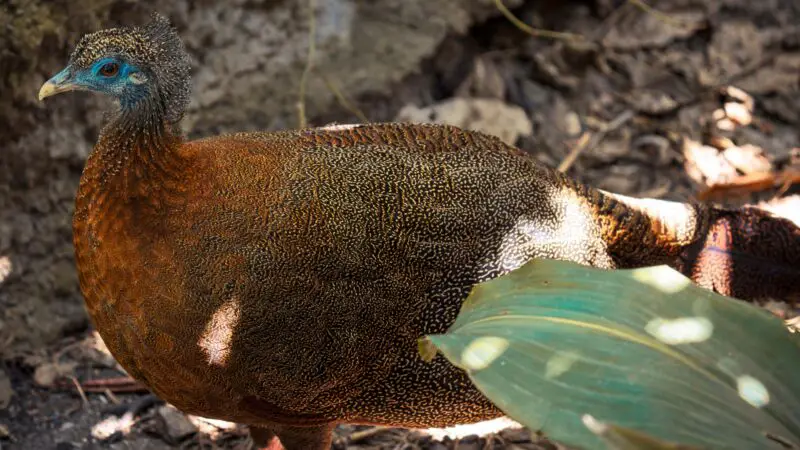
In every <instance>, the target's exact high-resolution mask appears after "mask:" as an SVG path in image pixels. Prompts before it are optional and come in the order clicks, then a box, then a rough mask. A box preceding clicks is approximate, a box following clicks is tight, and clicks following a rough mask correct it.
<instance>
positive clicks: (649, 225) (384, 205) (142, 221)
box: [40, 18, 800, 450]
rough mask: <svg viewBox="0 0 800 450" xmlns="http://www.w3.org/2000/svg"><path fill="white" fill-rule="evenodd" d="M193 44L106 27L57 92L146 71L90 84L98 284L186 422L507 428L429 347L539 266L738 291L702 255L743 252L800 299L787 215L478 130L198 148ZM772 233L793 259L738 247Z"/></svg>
mask: <svg viewBox="0 0 800 450" xmlns="http://www.w3.org/2000/svg"><path fill="white" fill-rule="evenodd" d="M131 30H133V31H131ZM176 42H178V44H179V40H178V38H177V35H176V34H175V33H174V32H173V31H171V29H169V28H168V25H166V21H165V20H164V19H161V18H156V20H155V21H154V23H153V24H151V25H148V26H147V27H144V28H135V29H115V30H104V31H101V32H98V33H96V34H95V37H94V38H93V37H92V35H89V36H87V37H86V38H85V40H84V41H82V44H80V45H79V48H78V49H77V50H76V51H75V52H74V53H73V57H72V61H71V64H70V66H69V67H68V69H65V72H62V74H59V75H58V76H57V77H54V79H53V80H54V81H51V85H49V86H48V85H45V87H43V88H42V93H40V96H46V95H50V94H52V93H56V92H62V91H64V90H68V89H75V88H76V87H75V86H67V84H66V83H69V82H75V81H74V80H75V79H76V73H78V74H84V75H85V74H86V71H87V70H96V69H89V68H92V67H94V65H93V64H94V63H95V62H96V61H98V60H102V58H107V57H111V58H113V61H112V63H111V64H120V65H125V64H129V66H126V67H127V72H125V73H126V76H128V77H130V76H131V74H135V75H133V77H134V78H129V79H127V80H126V79H123V78H124V77H123V78H119V76H115V77H112V78H111V79H109V80H105V81H103V82H102V83H100V82H99V81H96V80H93V79H91V77H88V78H87V79H83V80H82V81H78V82H76V83H82V85H81V86H78V87H79V88H85V89H90V90H97V91H101V92H106V93H111V94H112V95H115V96H116V97H117V98H118V99H120V100H121V101H120V104H121V105H122V109H121V111H120V112H119V114H118V115H117V116H115V117H114V118H113V119H112V120H111V121H110V123H109V124H108V125H107V126H106V127H105V128H104V130H103V132H102V134H101V137H100V139H99V141H98V143H97V145H96V147H95V149H94V150H93V152H92V154H91V155H90V156H89V159H88V161H87V163H86V167H85V169H84V173H83V176H82V178H81V183H80V187H79V190H78V195H77V200H76V210H75V215H74V245H75V251H76V261H77V267H78V272H79V280H80V285H81V290H82V292H83V295H84V297H85V300H86V305H87V308H88V311H89V313H90V316H91V318H92V320H93V322H94V325H95V326H96V328H97V329H98V330H99V332H100V334H101V335H102V337H103V339H104V340H105V342H106V344H107V345H108V347H109V349H110V350H111V352H112V353H113V355H114V357H115V358H117V360H118V361H119V362H120V363H121V364H122V366H123V367H125V369H126V370H128V371H129V373H130V374H131V375H132V376H133V377H134V378H136V379H138V380H140V381H142V382H143V383H144V384H145V385H147V386H148V387H149V388H150V389H151V390H152V391H153V392H154V393H156V394H157V395H159V396H161V397H162V398H164V399H165V400H167V401H169V402H171V403H173V404H174V405H175V406H177V407H178V408H180V409H182V410H184V411H186V412H190V413H194V414H198V415H203V416H208V417H215V418H220V419H225V420H231V421H236V422H241V423H246V424H249V425H252V426H253V427H254V431H253V433H254V438H256V439H257V440H259V441H261V443H262V444H266V443H268V442H271V440H272V439H273V438H274V436H276V435H277V436H279V437H280V440H281V441H282V442H283V445H284V446H286V448H287V449H288V450H301V449H321V448H325V447H326V446H327V445H329V444H330V435H331V429H332V426H333V425H335V424H337V423H344V422H349V423H367V424H384V425H393V426H406V427H431V426H447V425H453V424H457V423H468V422H474V421H479V420H485V419H490V418H493V417H497V416H498V415H500V412H499V411H498V409H497V408H496V407H495V406H493V405H492V404H491V402H489V401H488V400H487V399H486V398H485V397H483V396H482V395H481V394H480V392H479V391H478V390H477V389H475V387H473V385H472V384H471V383H470V381H469V379H468V377H467V376H466V375H465V374H464V372H462V371H461V370H459V369H457V368H455V367H454V366H452V365H450V364H449V363H448V362H447V361H446V360H445V359H444V358H442V357H441V356H440V357H437V358H436V359H435V360H434V361H433V362H430V363H426V362H424V361H423V360H422V359H421V358H420V357H419V355H418V353H417V339H418V338H420V337H422V336H424V335H426V334H430V333H439V332H444V331H446V330H447V328H448V326H449V325H450V324H451V323H452V322H453V321H454V320H455V318H456V315H457V314H458V311H459V308H460V306H461V303H462V302H463V300H464V299H465V297H466V296H467V294H468V293H469V291H470V290H471V288H472V287H473V286H474V285H475V284H476V283H479V282H481V281H484V280H488V279H491V278H494V277H496V276H499V275H501V274H503V273H507V272H508V271H510V270H513V269H515V268H517V267H519V266H521V265H522V264H524V263H525V262H526V261H528V260H530V259H531V258H533V257H547V258H557V259H566V260H571V261H575V262H578V263H582V264H586V265H591V266H595V267H602V268H608V269H613V268H617V267H634V266H642V265H653V264H664V263H667V264H672V265H673V266H676V267H680V268H682V269H683V270H684V271H685V272H686V273H691V274H693V278H694V279H695V280H701V281H702V280H710V281H708V283H707V287H710V288H716V289H718V290H724V289H725V287H726V286H733V285H732V284H728V285H726V284H725V283H721V282H720V281H725V279H726V278H725V277H730V276H731V273H730V271H727V272H726V271H725V270H722V271H721V272H719V273H717V272H713V271H709V270H707V269H708V268H707V267H705V266H704V265H703V264H707V263H708V262H709V261H715V260H714V258H713V257H710V256H707V255H706V256H703V255H705V254H706V253H707V250H708V249H709V248H711V246H710V244H708V242H712V244H713V245H719V244H720V242H722V244H725V243H726V242H727V243H728V244H730V243H732V242H733V243H735V244H736V245H737V246H738V247H737V248H736V249H735V250H738V249H741V250H742V251H743V252H744V253H747V254H753V255H756V256H757V257H764V258H767V259H769V258H772V260H773V261H775V262H776V263H777V264H778V265H779V266H780V267H783V268H784V269H785V274H784V275H785V276H784V275H781V276H784V278H780V277H779V278H778V279H777V281H778V283H777V287H776V288H775V289H776V290H777V291H776V292H777V293H778V294H786V293H791V294H796V293H797V287H796V286H795V285H794V284H792V283H791V282H790V280H791V279H793V277H794V276H795V275H796V274H797V273H798V270H800V269H798V267H799V266H800V252H796V253H795V251H796V250H798V247H800V232H799V231H798V230H797V228H796V227H793V226H792V225H791V224H789V223H788V222H787V221H782V219H777V218H774V217H771V216H768V215H767V214H766V213H763V212H761V211H758V210H744V212H742V211H738V210H737V211H723V210H718V209H715V208H710V207H706V206H702V205H685V204H681V203H671V202H663V203H659V202H658V201H648V200H634V199H629V198H626V197H622V196H616V195H614V194H608V193H604V192H601V191H598V190H595V189H592V188H589V187H586V186H583V185H580V184H578V183H576V182H574V181H572V180H570V179H568V178H567V177H565V176H564V175H562V174H560V173H558V172H556V171H553V170H551V169H549V168H546V167H544V166H542V165H540V164H538V163H536V162H535V161H534V160H533V159H532V158H530V157H528V156H527V155H525V154H524V153H522V152H521V151H519V150H518V149H516V148H513V147H511V146H508V145H505V144H504V143H502V142H501V141H500V140H499V139H497V138H494V137H491V136H487V135H484V134H481V133H475V132H469V131H465V130H461V129H458V128H455V127H451V126H443V125H423V124H368V125H359V126H345V127H341V126H340V127H328V128H316V129H302V130H291V131H280V132H272V133H239V134H231V135H224V136H216V137H209V138H205V139H200V140H194V141H186V140H185V139H184V138H183V137H182V136H181V134H180V132H179V131H178V129H177V125H176V124H177V121H178V120H179V119H180V117H181V116H182V114H183V109H184V108H185V105H186V101H187V98H188V96H187V95H188V94H186V91H187V88H186V86H187V85H188V81H187V80H188V78H187V75H188V71H187V70H186V68H185V67H184V65H185V64H187V63H186V61H187V59H186V57H185V54H184V53H182V49H180V48H178V44H176ZM153 48H154V49H157V50H153ZM103 64H107V62H103ZM154 64H155V65H158V64H162V66H159V67H155V68H154V67H152V66H153V65H154ZM176 66H180V67H176ZM131 67H132V68H133V69H131ZM111 68H112V67H109V68H107V69H108V70H105V69H104V73H112V72H114V73H117V72H115V71H112V70H111ZM97 76H99V75H95V77H97ZM65 80H66V81H65ZM69 80H73V81H69ZM142 80H146V81H145V82H142ZM130 83H133V84H130ZM108 86H113V87H108ZM134 93H136V95H139V96H138V97H137V96H136V95H134ZM126 96H128V97H126ZM121 97H124V98H128V99H131V98H137V99H139V100H138V101H136V102H132V103H131V102H127V103H126V102H125V101H122V100H124V99H123V98H121ZM665 211H666V212H665ZM743 218H744V219H743ZM722 219H724V220H722ZM737 220H738V221H739V222H736V221H737ZM742 221H744V222H742ZM745 222H746V226H743V227H742V229H741V230H740V229H738V228H736V226H738V225H737V224H741V223H745ZM764 224H766V225H764ZM765 227H766V228H765ZM762 228H764V229H768V230H769V231H770V232H771V233H775V234H776V235H777V237H776V238H775V239H777V240H778V242H780V243H782V244H783V245H784V246H785V248H787V249H789V250H786V251H784V252H783V253H781V255H778V256H775V255H770V254H765V253H763V252H761V247H762V245H761V243H760V242H759V241H758V239H756V240H755V241H753V242H754V243H752V242H751V241H744V240H742V239H741V238H742V237H755V238H758V237H759V236H760V235H759V234H758V233H759V230H761V229H762ZM709 230H712V231H714V233H716V234H714V236H716V237H714V238H713V239H712V240H711V241H709V240H708V239H711V237H709V236H710V235H709V234H708V233H709ZM742 230H744V231H746V236H745V233H743V232H742ZM722 232H727V233H729V234H730V235H731V236H732V238H731V239H729V240H728V241H726V240H724V239H720V238H718V236H719V235H720V233H722ZM723 234H724V233H723ZM761 238H764V236H761ZM737 239H738V240H737ZM762 240H763V239H762ZM734 241H736V242H734ZM773 242H775V241H774V240H773ZM690 250H691V252H693V253H691V254H688V253H687V252H689V251H690ZM728 250H731V248H725V247H723V248H721V251H722V253H725V252H726V251H728ZM704 252H706V253H704ZM748 252H749V253H748ZM715 254H716V253H715ZM726 254H727V253H726ZM776 258H777V259H776ZM756 259H758V258H756ZM762 259H763V258H762ZM698 262H699V264H698ZM712 272H713V273H715V274H716V275H715V276H712V277H710V278H708V277H706V278H704V277H705V276H706V275H707V274H709V273H712ZM755 272H758V271H755ZM771 273H773V274H774V272H771ZM719 274H721V275H719ZM717 275H719V276H717ZM736 286H737V287H736V289H738V291H736V292H733V294H742V296H743V297H747V296H750V297H756V296H759V295H761V294H763V292H764V290H765V289H766V288H764V287H762V286H758V287H757V288H756V287H753V286H752V285H749V284H747V283H745V284H742V285H736ZM758 289H761V290H758ZM770 293H772V292H770Z"/></svg>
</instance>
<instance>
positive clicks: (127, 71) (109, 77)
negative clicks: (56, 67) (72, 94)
mask: <svg viewBox="0 0 800 450" xmlns="http://www.w3.org/2000/svg"><path fill="white" fill-rule="evenodd" d="M107 64H116V65H117V70H116V73H113V74H108V73H103V68H104V67H105V66H106V65H107ZM138 72H141V70H140V69H139V68H138V67H136V66H135V65H133V64H129V63H127V62H125V61H123V60H121V59H119V58H113V57H109V58H103V59H100V60H98V61H97V62H95V63H94V64H92V66H91V67H89V68H87V69H84V70H81V71H79V72H75V73H72V69H71V68H70V67H67V68H66V69H64V70H62V71H61V72H59V73H58V74H57V75H56V76H54V77H53V78H52V80H51V81H54V82H57V83H58V84H60V83H63V82H68V83H70V84H73V85H74V86H75V87H76V88H78V89H86V90H90V91H95V92H100V93H103V94H106V95H109V96H111V97H114V98H116V99H117V100H119V102H120V106H121V107H122V109H123V110H126V109H130V108H132V107H133V106H134V105H135V104H136V103H137V102H138V101H139V100H141V99H142V98H144V97H145V96H147V94H148V89H149V88H148V83H147V82H144V83H136V82H134V81H133V80H132V79H131V77H130V75H131V74H133V73H138ZM70 75H72V77H71V78H72V79H69V78H70ZM142 80H145V78H142Z"/></svg>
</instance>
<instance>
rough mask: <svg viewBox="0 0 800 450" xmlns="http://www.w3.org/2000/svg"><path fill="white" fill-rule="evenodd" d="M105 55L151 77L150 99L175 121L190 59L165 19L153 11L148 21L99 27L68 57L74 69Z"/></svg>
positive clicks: (183, 103) (182, 107) (185, 100)
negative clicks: (142, 23) (126, 61)
mask: <svg viewBox="0 0 800 450" xmlns="http://www.w3.org/2000/svg"><path fill="white" fill-rule="evenodd" d="M108 56H119V57H122V58H125V59H126V60H128V61H129V62H131V63H132V64H134V65H136V66H138V67H139V68H141V69H142V70H144V71H146V72H147V73H148V74H149V75H150V76H151V77H153V78H154V79H153V80H151V84H153V86H154V87H155V89H154V90H153V92H152V94H153V95H154V96H155V98H151V99H150V100H151V101H152V102H153V104H155V105H159V106H160V107H161V111H149V113H160V114H162V115H163V118H164V119H165V120H166V121H168V122H170V123H176V122H178V121H180V119H181V118H182V117H183V114H184V112H185V111H186V107H187V106H188V104H189V95H190V92H191V89H190V85H191V80H190V62H189V55H188V54H187V53H186V49H185V47H184V46H183V42H182V41H181V39H180V36H179V35H178V33H177V31H176V30H175V29H174V28H173V27H172V25H171V24H170V22H169V20H168V19H167V18H166V17H164V16H162V15H161V14H158V13H156V12H154V13H153V14H152V15H151V20H150V22H149V23H148V24H146V25H143V26H140V27H122V28H110V29H106V30H100V31H97V32H95V33H91V34H87V35H86V36H84V37H83V38H82V39H81V40H80V42H79V43H78V45H77V46H76V47H75V50H74V51H73V52H72V55H71V57H70V64H71V66H72V67H73V68H75V69H85V68H87V67H90V66H91V65H92V64H93V63H94V62H95V61H97V60H98V59H100V58H104V57H108Z"/></svg>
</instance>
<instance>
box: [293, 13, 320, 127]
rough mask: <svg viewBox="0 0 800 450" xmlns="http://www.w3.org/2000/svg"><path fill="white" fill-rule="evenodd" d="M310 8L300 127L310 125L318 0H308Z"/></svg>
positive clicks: (299, 119) (298, 114)
mask: <svg viewBox="0 0 800 450" xmlns="http://www.w3.org/2000/svg"><path fill="white" fill-rule="evenodd" d="M308 8H309V14H308V55H307V56H306V66H305V68H304V69H303V75H302V76H301V77H300V92H299V94H298V97H299V98H298V100H297V118H298V124H299V126H300V128H305V127H306V126H308V120H307V119H306V87H307V85H308V76H309V74H310V73H311V68H312V66H313V64H314V53H315V51H316V47H317V46H316V41H317V0H308Z"/></svg>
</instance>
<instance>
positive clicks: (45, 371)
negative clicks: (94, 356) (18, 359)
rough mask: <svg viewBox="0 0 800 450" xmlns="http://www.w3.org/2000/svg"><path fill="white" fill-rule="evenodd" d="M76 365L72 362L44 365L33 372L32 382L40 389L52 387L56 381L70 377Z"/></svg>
mask: <svg viewBox="0 0 800 450" xmlns="http://www.w3.org/2000/svg"><path fill="white" fill-rule="evenodd" d="M77 365H78V364H77V363H76V362H74V361H72V362H68V363H63V364H54V363H44V364H42V365H40V366H39V367H37V368H36V370H35V371H34V372H33V381H34V382H35V383H36V384H37V385H39V386H41V387H53V385H54V384H55V383H56V380H58V379H59V378H61V377H63V376H67V375H71V374H72V372H73V371H74V370H75V367H76V366H77Z"/></svg>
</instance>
